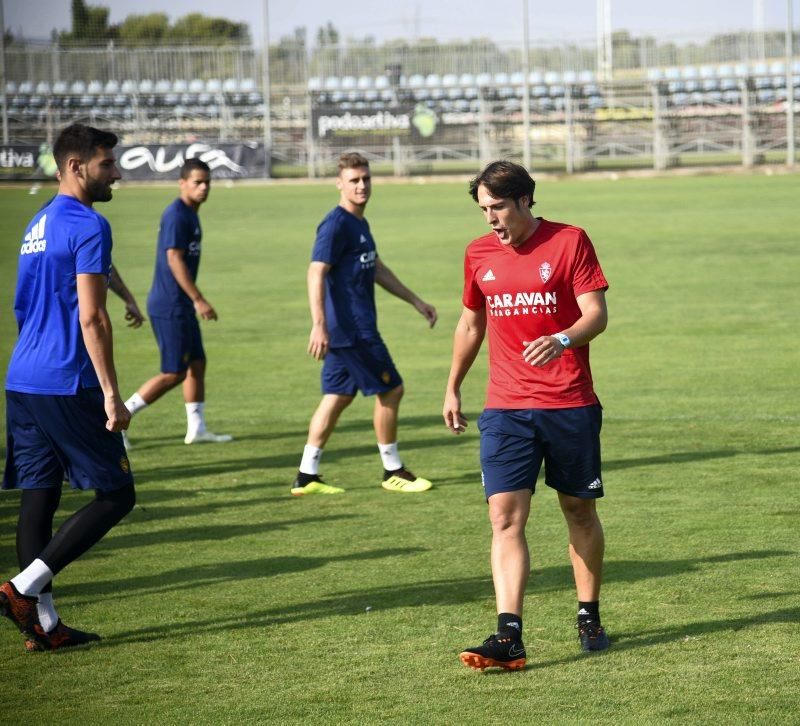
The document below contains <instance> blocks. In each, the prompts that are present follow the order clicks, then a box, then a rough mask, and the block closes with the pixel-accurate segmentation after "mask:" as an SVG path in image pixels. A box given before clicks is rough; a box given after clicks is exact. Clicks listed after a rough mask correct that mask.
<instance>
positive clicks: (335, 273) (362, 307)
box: [311, 207, 378, 348]
mask: <svg viewBox="0 0 800 726" xmlns="http://www.w3.org/2000/svg"><path fill="white" fill-rule="evenodd" d="M377 257H378V253H377V251H376V250H375V240H373V239H372V234H371V233H370V231H369V224H367V220H366V219H359V218H358V217H356V216H355V215H353V214H350V212H348V211H347V210H345V209H343V208H342V207H335V208H334V209H333V210H332V211H331V212H329V213H328V215H327V216H326V217H325V219H323V220H322V222H321V223H320V225H319V227H318V228H317V240H316V242H315V243H314V250H313V251H312V253H311V260H312V261H313V262H325V263H327V264H329V265H331V269H330V270H329V271H328V274H327V275H326V277H325V319H326V322H327V325H328V336H329V341H330V347H331V348H344V347H348V346H351V345H355V344H356V343H357V342H358V341H360V340H368V339H370V338H374V337H375V336H376V335H377V334H378V315H377V312H376V310H375V260H376V258H377Z"/></svg>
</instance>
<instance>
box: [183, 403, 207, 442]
mask: <svg viewBox="0 0 800 726" xmlns="http://www.w3.org/2000/svg"><path fill="white" fill-rule="evenodd" d="M186 430H187V432H188V433H190V434H197V433H203V432H204V431H205V430H206V404H205V403H204V402H203V401H197V402H196V403H187V404H186Z"/></svg>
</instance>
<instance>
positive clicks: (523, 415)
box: [478, 403, 603, 499]
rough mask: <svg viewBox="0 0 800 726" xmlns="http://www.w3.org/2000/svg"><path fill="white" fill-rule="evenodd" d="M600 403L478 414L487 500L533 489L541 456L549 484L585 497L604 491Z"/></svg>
mask: <svg viewBox="0 0 800 726" xmlns="http://www.w3.org/2000/svg"><path fill="white" fill-rule="evenodd" d="M602 423H603V410H602V408H601V407H600V404H599V403H598V404H594V405H591V406H579V407H577V408H558V409H542V408H536V409H507V408H487V409H486V410H485V411H484V412H483V413H482V414H481V415H480V418H479V419H478V429H479V430H480V432H481V478H482V481H483V487H484V491H485V493H486V498H487V499H488V498H489V497H490V496H492V494H498V493H500V492H512V491H517V490H519V489H530V490H531V491H535V489H536V479H537V477H538V476H539V470H540V469H541V466H542V461H544V465H545V484H547V486H549V487H552V488H553V489H555V490H557V491H559V492H562V493H563V494H568V495H569V496H572V497H580V498H581V499H597V498H598V497H602V496H603V480H602V478H601V476H600V427H601V426H602Z"/></svg>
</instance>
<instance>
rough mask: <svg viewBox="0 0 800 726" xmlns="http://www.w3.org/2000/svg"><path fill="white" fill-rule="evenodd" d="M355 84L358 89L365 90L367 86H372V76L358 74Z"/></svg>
mask: <svg viewBox="0 0 800 726" xmlns="http://www.w3.org/2000/svg"><path fill="white" fill-rule="evenodd" d="M356 85H357V87H358V88H359V89H360V90H362V91H366V90H367V89H368V88H372V87H373V86H374V85H375V82H374V81H373V80H372V76H359V78H358V82H357V84H356Z"/></svg>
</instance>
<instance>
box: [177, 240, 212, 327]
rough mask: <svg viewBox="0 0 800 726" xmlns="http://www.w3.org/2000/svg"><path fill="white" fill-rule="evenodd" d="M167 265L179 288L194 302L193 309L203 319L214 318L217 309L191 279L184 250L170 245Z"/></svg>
mask: <svg viewBox="0 0 800 726" xmlns="http://www.w3.org/2000/svg"><path fill="white" fill-rule="evenodd" d="M167 265H169V269H170V272H172V276H173V277H174V278H175V282H177V283H178V285H179V286H180V288H181V290H183V291H184V292H185V293H186V294H187V295H188V296H189V298H190V299H191V301H192V302H193V303H194V309H195V311H196V312H197V314H198V315H199V316H200V317H201V318H203V320H216V319H217V311H216V310H214V308H213V307H211V303H209V302H208V301H207V300H206V299H205V298H204V297H203V294H202V293H201V292H200V289H199V288H198V287H197V285H195V284H194V280H192V275H191V273H190V272H189V268H188V267H187V266H186V251H185V250H179V249H176V248H175V247H170V248H169V249H168V250H167Z"/></svg>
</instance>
